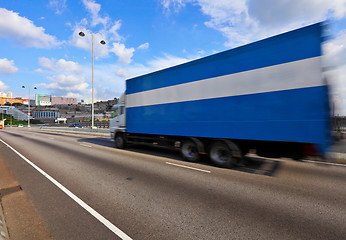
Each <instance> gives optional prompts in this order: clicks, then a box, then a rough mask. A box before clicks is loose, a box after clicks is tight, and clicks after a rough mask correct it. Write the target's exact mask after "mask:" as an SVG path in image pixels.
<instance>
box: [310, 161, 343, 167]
mask: <svg viewBox="0 0 346 240" xmlns="http://www.w3.org/2000/svg"><path fill="white" fill-rule="evenodd" d="M303 162H308V163H319V164H325V165H333V166H341V167H346V164H342V163H331V162H320V161H310V160H303Z"/></svg>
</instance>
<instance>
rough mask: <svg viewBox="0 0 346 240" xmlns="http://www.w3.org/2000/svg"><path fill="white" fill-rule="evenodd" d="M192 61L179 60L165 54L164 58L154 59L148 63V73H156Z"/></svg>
mask: <svg viewBox="0 0 346 240" xmlns="http://www.w3.org/2000/svg"><path fill="white" fill-rule="evenodd" d="M191 60H192V59H186V58H180V57H176V56H172V55H169V54H165V55H164V57H156V58H154V59H153V60H150V61H149V62H148V64H149V67H150V71H157V70H161V69H165V68H168V67H172V66H176V65H179V64H183V63H186V62H189V61H191Z"/></svg>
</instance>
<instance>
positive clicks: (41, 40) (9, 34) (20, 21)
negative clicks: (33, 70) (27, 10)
mask: <svg viewBox="0 0 346 240" xmlns="http://www.w3.org/2000/svg"><path fill="white" fill-rule="evenodd" d="M0 37H3V38H8V39H10V40H12V41H14V42H16V43H17V44H19V45H20V46H23V47H34V48H52V47H56V46H58V45H60V44H61V43H60V42H58V41H57V40H56V38H55V37H54V36H51V35H49V34H46V33H45V29H44V28H42V27H36V26H35V25H34V23H33V22H32V21H30V20H29V19H27V18H25V17H21V16H19V14H18V13H15V12H13V11H9V10H7V9H5V8H0Z"/></svg>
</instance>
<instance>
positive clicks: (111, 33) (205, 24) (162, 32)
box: [0, 0, 346, 115]
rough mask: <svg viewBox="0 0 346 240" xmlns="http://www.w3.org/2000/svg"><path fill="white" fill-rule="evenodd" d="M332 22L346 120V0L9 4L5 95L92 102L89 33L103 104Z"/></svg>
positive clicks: (1, 75)
mask: <svg viewBox="0 0 346 240" xmlns="http://www.w3.org/2000/svg"><path fill="white" fill-rule="evenodd" d="M269 6H270V7H269ZM326 19H329V20H330V22H331V27H330V29H331V32H332V34H333V38H332V39H331V40H330V41H328V42H327V43H326V44H325V45H324V46H323V48H324V52H325V53H326V57H325V65H326V66H337V68H334V70H333V71H329V72H328V75H329V76H330V77H329V78H330V79H331V84H332V91H333V92H332V93H333V96H332V99H333V101H334V102H335V103H336V106H337V111H338V113H340V114H343V115H346V83H345V82H346V0H329V1H324V0H321V1H316V0H291V1H286V0H281V1H277V0H261V1H258V0H213V1H208V0H151V1H150V0H145V1H144V0H139V1H126V0H108V1H101V0H50V1H49V0H46V1H43V0H34V1H23V0H11V1H8V0H0V91H2V92H7V91H11V92H13V95H14V96H15V97H27V96H28V92H27V89H22V87H21V86H22V85H26V86H29V85H30V86H36V87H37V88H38V89H37V90H36V92H33V93H32V95H33V94H34V93H40V94H52V95H55V96H67V97H77V98H78V100H80V99H90V95H91V35H90V32H89V30H87V29H85V27H88V28H89V29H90V30H92V31H93V32H94V33H95V78H94V79H95V95H96V96H95V98H96V99H99V100H107V99H113V98H114V97H119V95H120V94H121V92H122V91H123V90H124V87H125V80H126V79H127V78H130V77H134V76H138V75H141V74H144V73H148V72H152V71H155V70H158V69H162V68H165V67H169V66H172V65H176V64H179V63H183V62H186V61H189V60H193V59H196V58H199V57H203V56H207V55H210V54H213V53H216V52H220V51H224V50H227V49H230V48H234V47H237V46H240V45H243V44H246V43H250V42H252V41H256V40H259V39H263V38H265V37H268V36H272V35H275V34H279V33H282V32H285V31H289V30H292V29H295V28H298V27H301V26H306V25H309V24H312V23H315V22H318V21H323V20H326ZM81 30H83V31H84V32H85V33H86V36H85V37H84V38H81V37H79V36H78V32H79V31H81ZM102 39H104V40H105V41H106V43H107V44H106V45H101V44H99V41H100V40H102Z"/></svg>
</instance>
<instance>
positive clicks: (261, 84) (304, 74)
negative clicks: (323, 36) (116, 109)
mask: <svg viewBox="0 0 346 240" xmlns="http://www.w3.org/2000/svg"><path fill="white" fill-rule="evenodd" d="M323 85H325V83H324V82H323V78H322V70H321V57H314V58H308V59H303V60H299V61H294V62H289V63H283V64H279V65H274V66H269V67H264V68H259V69H254V70H250V71H245V72H240V73H234V74H230V75H224V76H220V77H215V78H209V79H203V80H199V81H195V82H190V83H184V84H178V85H174V86H169V87H163V88H158V89H153V90H148V91H143V92H138V93H133V94H128V95H126V105H127V107H128V108H130V107H140V106H150V105H157V104H165V103H176V102H186V101H196V100H203V99H212V98H222V97H231V96H239V95H247V94H254V93H265V92H274V91H280V90H290V89H299V88H307V87H316V86H323Z"/></svg>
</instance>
